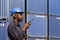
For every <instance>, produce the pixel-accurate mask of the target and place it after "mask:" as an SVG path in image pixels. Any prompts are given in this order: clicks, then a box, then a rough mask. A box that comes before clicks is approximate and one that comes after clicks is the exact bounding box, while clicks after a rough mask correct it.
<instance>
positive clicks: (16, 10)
mask: <svg viewBox="0 0 60 40" xmlns="http://www.w3.org/2000/svg"><path fill="white" fill-rule="evenodd" d="M16 12H23V11H22V10H21V9H20V8H13V9H12V10H11V16H13V14H15V13H16Z"/></svg>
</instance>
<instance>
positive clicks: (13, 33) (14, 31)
mask: <svg viewBox="0 0 60 40" xmlns="http://www.w3.org/2000/svg"><path fill="white" fill-rule="evenodd" d="M22 14H23V13H22V10H21V9H20V8H14V9H12V10H11V16H13V22H12V23H10V24H9V26H8V37H9V39H10V40H23V39H24V38H25V37H26V34H25V31H26V30H27V29H28V28H29V26H30V23H25V25H24V27H23V29H22V28H21V27H20V24H19V23H20V22H22V20H23V16H22Z"/></svg>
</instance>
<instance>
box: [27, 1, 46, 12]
mask: <svg viewBox="0 0 60 40" xmlns="http://www.w3.org/2000/svg"><path fill="white" fill-rule="evenodd" d="M28 11H32V12H41V13H46V11H47V0H28Z"/></svg>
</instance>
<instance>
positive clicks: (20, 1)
mask: <svg viewBox="0 0 60 40" xmlns="http://www.w3.org/2000/svg"><path fill="white" fill-rule="evenodd" d="M15 7H20V8H21V9H22V10H23V11H24V0H9V9H12V8H15Z"/></svg>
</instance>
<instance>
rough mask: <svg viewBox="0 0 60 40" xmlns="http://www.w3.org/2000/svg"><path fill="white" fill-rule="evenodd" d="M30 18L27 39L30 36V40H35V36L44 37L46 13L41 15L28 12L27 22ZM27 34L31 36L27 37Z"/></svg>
mask: <svg viewBox="0 0 60 40" xmlns="http://www.w3.org/2000/svg"><path fill="white" fill-rule="evenodd" d="M32 19H33V20H32ZM31 20H32V22H31V26H30V27H29V29H28V31H27V35H28V40H30V38H31V40H33V39H35V40H36V37H38V38H39V37H42V38H43V37H46V28H47V24H46V22H47V21H46V15H43V14H42V15H38V14H32V13H29V14H28V22H29V21H31ZM29 36H31V37H29ZM45 39H46V38H45ZM42 40H43V39H42Z"/></svg>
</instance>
